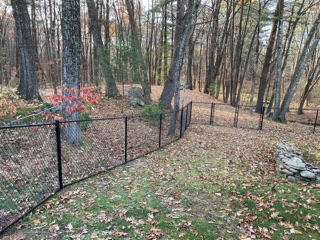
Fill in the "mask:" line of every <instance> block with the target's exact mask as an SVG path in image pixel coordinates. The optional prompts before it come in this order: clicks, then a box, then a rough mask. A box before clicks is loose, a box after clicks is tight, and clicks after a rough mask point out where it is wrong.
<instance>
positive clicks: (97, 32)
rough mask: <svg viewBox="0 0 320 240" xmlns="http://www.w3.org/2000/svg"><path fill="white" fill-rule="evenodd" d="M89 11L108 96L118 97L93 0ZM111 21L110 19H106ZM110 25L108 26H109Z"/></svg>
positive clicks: (88, 1)
mask: <svg viewBox="0 0 320 240" xmlns="http://www.w3.org/2000/svg"><path fill="white" fill-rule="evenodd" d="M87 5H88V13H89V17H90V21H91V31H92V32H93V41H94V45H95V47H96V48H97V54H98V58H99V64H100V66H101V70H102V73H103V76H104V79H105V83H106V96H107V97H117V96H119V95H120V93H119V91H118V88H117V85H116V82H115V79H114V78H113V74H112V71H111V67H110V59H109V49H108V48H105V47H104V45H103V42H102V37H101V26H100V24H99V21H98V11H97V8H96V6H95V4H94V1H93V0H87ZM106 20H107V21H109V20H108V19H106ZM107 27H108V26H107Z"/></svg>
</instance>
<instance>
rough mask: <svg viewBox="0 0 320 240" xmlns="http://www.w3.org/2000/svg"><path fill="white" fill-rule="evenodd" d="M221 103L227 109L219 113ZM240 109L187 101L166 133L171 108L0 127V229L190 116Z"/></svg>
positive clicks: (156, 142) (144, 149) (146, 147)
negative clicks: (68, 134)
mask: <svg viewBox="0 0 320 240" xmlns="http://www.w3.org/2000/svg"><path fill="white" fill-rule="evenodd" d="M201 106H204V107H201ZM221 107H225V109H222V110H223V111H224V112H228V113H229V115H227V116H225V117H224V116H222V111H221V109H220V108H221ZM242 109H244V110H245V111H247V110H246V109H247V107H246V106H244V105H242V106H241V105H237V106H235V107H234V108H232V107H230V105H228V104H221V103H213V102H190V103H188V104H187V105H186V106H185V107H183V108H182V109H181V110H180V111H178V114H177V115H178V119H177V121H176V123H177V124H176V129H175V134H174V135H171V136H168V135H167V134H166V133H167V132H168V131H169V129H170V124H171V118H172V117H173V116H174V115H176V114H175V112H166V113H160V114H155V115H152V114H150V115H137V116H130V117H129V116H126V117H116V118H99V119H92V120H78V121H56V122H54V123H44V124H29V125H17V126H5V127H0V206H1V207H0V235H1V234H2V233H3V232H4V231H5V230H7V229H8V228H9V227H10V226H12V225H13V224H14V223H16V222H17V221H19V220H20V219H21V218H22V217H23V216H25V215H26V214H28V213H29V212H31V211H32V210H34V209H35V208H36V207H38V206H39V205H41V204H42V203H43V202H45V201H46V200H47V199H49V198H50V197H51V196H53V194H55V193H57V192H59V191H60V190H61V189H63V188H65V187H66V186H69V185H71V184H74V183H76V182H79V181H82V180H84V179H87V178H89V177H92V176H95V175H97V174H100V173H102V172H106V171H108V170H110V169H113V168H115V167H118V166H121V165H124V164H127V163H128V162H130V161H132V160H134V159H136V158H138V157H141V156H143V155H145V154H147V153H150V152H152V151H155V150H157V149H159V148H161V147H164V146H166V145H167V144H169V143H171V142H173V141H176V140H177V139H180V138H182V137H183V135H184V133H185V132H186V131H187V129H188V127H189V125H190V124H191V122H192V123H195V124H197V123H198V124H199V123H200V124H209V125H214V124H217V125H218V124H219V123H221V122H223V124H227V125H229V126H230V127H239V125H240V124H239V121H240V120H242V121H243V119H242V118H241V117H246V116H247V115H248V114H243V113H242ZM197 110H198V111H202V110H203V112H201V116H200V114H199V116H197V114H196V111H197ZM265 110H266V108H265V107H262V109H261V112H260V113H253V114H255V115H257V122H256V123H254V124H256V126H254V129H258V130H262V129H263V125H264V118H265V115H266V113H265ZM290 111H292V109H290ZM305 111H306V110H305ZM307 111H312V112H314V111H316V115H315V118H314V120H313V119H310V121H309V122H310V125H312V126H313V131H312V132H313V133H315V130H316V127H317V126H318V123H317V121H318V114H319V110H316V109H310V110H307ZM247 112H248V111H247ZM179 113H180V114H179ZM219 113H220V114H219ZM230 114H231V116H232V114H233V116H234V117H233V121H230ZM310 116H312V115H310ZM201 117H203V118H201ZM223 117H224V118H223ZM290 117H291V116H290ZM135 119H136V120H135ZM239 119H240V120H239ZM245 120H246V119H245ZM250 122H251V120H250ZM244 123H246V124H248V121H245V122H242V124H244ZM68 124H69V125H70V124H78V125H79V126H80V127H81V128H83V130H81V134H82V136H81V138H82V145H81V146H75V145H73V144H70V143H68V141H67V140H66V139H65V138H64V137H63V132H62V131H63V130H64V129H65V128H66V127H67V126H68ZM245 127H248V126H245ZM250 127H251V126H249V128H250Z"/></svg>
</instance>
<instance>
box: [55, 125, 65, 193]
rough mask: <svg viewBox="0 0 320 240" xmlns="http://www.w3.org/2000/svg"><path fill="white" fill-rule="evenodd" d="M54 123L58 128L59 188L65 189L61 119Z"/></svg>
mask: <svg viewBox="0 0 320 240" xmlns="http://www.w3.org/2000/svg"><path fill="white" fill-rule="evenodd" d="M54 125H55V128H56V141H57V158H58V178H59V189H60V190H61V189H63V178H62V157H61V132H60V122H59V120H56V121H55V124H54Z"/></svg>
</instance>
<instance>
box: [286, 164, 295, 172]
mask: <svg viewBox="0 0 320 240" xmlns="http://www.w3.org/2000/svg"><path fill="white" fill-rule="evenodd" d="M283 167H284V168H285V169H287V170H289V171H290V172H293V173H298V172H299V170H297V169H294V168H291V167H289V166H288V165H286V164H284V165H283Z"/></svg>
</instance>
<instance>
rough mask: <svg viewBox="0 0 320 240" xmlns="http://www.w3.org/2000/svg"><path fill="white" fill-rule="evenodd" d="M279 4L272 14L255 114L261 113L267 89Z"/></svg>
mask: <svg viewBox="0 0 320 240" xmlns="http://www.w3.org/2000/svg"><path fill="white" fill-rule="evenodd" d="M278 5H279V2H278V3H277V7H276V10H275V13H274V20H273V24H272V29H271V33H270V37H269V42H268V46H267V50H266V55H265V58H264V63H263V68H262V72H261V76H260V84H259V91H258V99H257V105H256V112H258V113H261V111H262V106H263V98H264V94H265V91H266V87H267V79H268V74H269V67H270V62H271V59H272V55H273V47H274V43H275V40H276V32H277V26H278V20H279V17H278V16H279V6H278Z"/></svg>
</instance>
